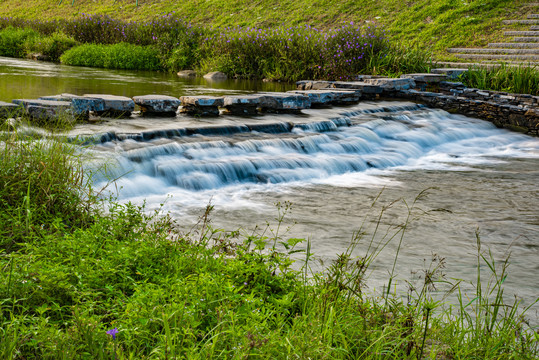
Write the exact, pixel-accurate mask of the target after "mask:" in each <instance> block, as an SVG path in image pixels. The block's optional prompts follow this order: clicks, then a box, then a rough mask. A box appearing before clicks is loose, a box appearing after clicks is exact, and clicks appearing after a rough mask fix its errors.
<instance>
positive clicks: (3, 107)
mask: <svg viewBox="0 0 539 360" xmlns="http://www.w3.org/2000/svg"><path fill="white" fill-rule="evenodd" d="M21 110H22V107H21V106H20V105H17V104H13V103H7V102H3V101H0V118H10V117H17V116H19V115H20V114H21Z"/></svg>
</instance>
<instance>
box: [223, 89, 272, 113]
mask: <svg viewBox="0 0 539 360" xmlns="http://www.w3.org/2000/svg"><path fill="white" fill-rule="evenodd" d="M263 100H264V95H257V94H254V95H240V96H226V97H225V98H224V107H225V108H226V113H228V114H233V115H256V114H257V108H259V107H260V104H261V103H262V101H263Z"/></svg>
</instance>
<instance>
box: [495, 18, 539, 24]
mask: <svg viewBox="0 0 539 360" xmlns="http://www.w3.org/2000/svg"><path fill="white" fill-rule="evenodd" d="M502 24H504V25H513V24H525V25H531V24H539V19H528V20H502Z"/></svg>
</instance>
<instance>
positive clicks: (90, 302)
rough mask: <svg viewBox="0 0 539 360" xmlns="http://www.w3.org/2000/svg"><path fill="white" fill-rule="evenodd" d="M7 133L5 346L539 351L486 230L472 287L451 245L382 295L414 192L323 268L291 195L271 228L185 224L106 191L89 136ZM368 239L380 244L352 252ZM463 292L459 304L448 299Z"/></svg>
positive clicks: (266, 351)
mask: <svg viewBox="0 0 539 360" xmlns="http://www.w3.org/2000/svg"><path fill="white" fill-rule="evenodd" d="M1 141H2V142H1V143H0V144H1V145H0V149H1V151H2V159H3V166H2V168H1V173H0V181H1V184H0V185H2V186H0V199H2V202H0V229H2V239H3V240H2V243H0V268H1V269H2V271H1V272H0V358H2V359H6V360H11V359H180V358H182V359H183V358H187V359H208V358H216V359H221V358H223V359H225V358H227V359H228V358H232V359H245V358H275V359H287V358H300V359H307V358H312V359H323V358H327V359H382V358H384V359H386V358H395V359H396V358H399V359H401V358H409V359H414V358H433V359H434V358H439V359H453V358H461V359H464V358H466V359H470V358H475V359H534V358H536V357H537V356H538V355H539V349H538V338H537V334H536V333H535V332H534V331H533V329H531V328H530V327H529V326H528V325H526V319H525V317H524V316H525V312H524V313H523V312H522V311H521V310H519V309H520V308H519V306H518V305H519V304H518V303H506V302H504V296H503V295H504V294H503V282H504V281H505V278H506V277H507V275H508V272H507V266H508V260H507V259H506V260H505V261H502V262H501V263H496V262H495V261H494V260H493V257H492V256H491V255H490V254H489V252H488V251H486V250H485V249H482V248H481V243H480V242H479V241H478V242H477V244H478V247H477V280H476V282H475V290H474V291H472V293H465V292H464V290H463V289H461V287H460V286H459V283H458V282H457V283H455V284H450V283H448V282H447V281H446V280H445V279H444V277H443V273H442V271H443V268H444V266H445V264H444V262H443V259H440V258H438V257H434V258H433V259H432V263H431V264H430V265H429V266H428V267H427V268H426V269H424V274H425V276H424V277H423V279H422V281H421V282H420V283H414V284H413V285H414V286H410V289H409V291H408V294H393V293H391V292H389V291H387V292H384V293H383V294H381V295H380V296H378V297H374V296H372V295H369V294H368V292H367V291H366V288H365V281H366V280H367V277H366V274H368V272H369V267H370V266H371V264H372V262H373V261H374V260H375V258H376V256H377V254H379V253H380V251H383V250H384V248H385V247H386V245H387V244H388V243H390V242H393V241H396V242H399V244H401V243H402V240H403V239H404V237H405V235H406V234H405V230H406V227H407V226H408V225H409V224H410V221H411V220H410V219H412V218H414V217H415V216H416V215H417V214H418V212H419V213H421V212H423V210H422V209H417V208H416V205H415V201H414V202H412V203H410V205H407V203H406V202H405V205H406V208H407V209H408V210H407V211H408V219H407V220H405V221H404V223H402V224H394V225H396V226H395V227H393V226H392V227H390V229H394V230H392V231H387V230H389V229H384V228H383V226H381V224H382V223H384V222H385V221H386V220H385V218H384V212H382V213H381V214H376V213H375V211H374V210H373V212H374V213H372V214H366V215H365V216H366V221H365V224H368V223H369V221H370V219H371V218H375V219H378V223H377V224H378V226H376V225H375V227H374V228H371V227H368V226H362V227H361V229H359V230H358V232H357V233H356V236H355V237H354V239H353V241H352V243H351V245H350V248H349V249H348V250H347V251H346V252H344V253H343V254H341V255H340V256H338V258H337V260H336V261H335V262H333V263H332V264H329V266H328V267H327V269H326V270H325V271H324V272H321V273H312V272H311V271H310V263H311V262H312V256H313V254H312V251H316V249H311V248H310V244H309V243H308V242H305V241H304V240H303V239H295V238H288V237H287V234H286V232H284V233H283V232H282V231H281V226H280V225H281V224H282V222H283V219H284V218H285V217H286V216H288V213H289V211H290V204H286V203H285V204H280V205H278V206H277V217H276V219H275V221H274V222H273V223H270V224H268V228H267V229H262V232H261V233H253V234H243V233H240V232H239V231H224V230H221V229H215V228H213V227H212V225H211V206H208V208H207V211H206V213H205V214H203V215H202V216H201V219H200V222H199V224H198V225H197V226H195V227H194V228H193V230H191V231H190V232H189V233H182V232H179V231H178V230H177V226H176V224H175V222H174V221H173V219H171V218H170V217H168V216H166V215H164V216H163V215H159V214H158V212H148V211H147V210H146V209H144V206H135V205H131V204H124V205H122V204H118V203H115V202H110V201H108V200H100V201H98V200H97V198H96V197H95V195H92V194H91V189H90V187H89V183H88V182H87V181H86V180H85V179H89V178H90V177H91V174H84V170H83V169H82V164H83V162H84V158H83V157H82V156H83V155H80V154H81V152H80V151H79V148H77V147H75V146H72V145H68V144H66V143H64V142H62V141H61V140H58V138H51V139H48V140H47V139H31V138H28V137H27V136H26V135H24V133H23V132H19V131H17V130H14V131H13V130H12V131H10V132H2V138H1ZM425 194H426V192H424V193H422V194H420V196H418V199H420V198H421V197H422V196H424V195H425ZM375 205H376V201H375V202H374V203H373V207H372V208H373V209H375V208H377V206H375ZM105 208H106V209H107V210H106V211H104V209H105ZM375 224H376V221H375ZM378 235H381V236H378ZM361 242H366V243H367V244H368V248H369V249H370V250H369V251H368V252H367V253H365V254H363V255H360V256H359V257H353V256H351V254H352V252H353V251H354V249H355V248H356V247H357V246H358V244H360V243H361ZM302 243H303V244H304V245H306V246H303V248H302V250H301V251H299V252H298V250H297V249H298V246H300V245H301V244H302ZM398 248H400V245H399V246H398ZM298 255H299V259H301V260H299V262H298V263H297V266H295V267H293V264H294V260H293V258H294V259H298ZM398 257H399V250H397V251H396V254H395V263H397V262H398ZM395 275H396V273H395V272H393V271H392V272H391V273H390V276H389V278H388V284H387V288H392V286H391V284H392V283H394V281H395V280H394V279H395V278H394V277H395ZM411 285H412V283H411ZM436 286H445V287H446V289H447V291H446V294H445V296H444V297H439V296H437V295H436V294H435V293H434V292H432V290H433V287H436ZM405 295H406V296H405ZM449 296H454V297H455V298H456V300H457V303H456V305H453V306H451V305H448V304H446V303H445V302H444V301H445V299H446V297H449ZM114 329H116V330H115V331H117V332H112V330H114ZM113 333H114V337H113V336H112V335H110V334H113Z"/></svg>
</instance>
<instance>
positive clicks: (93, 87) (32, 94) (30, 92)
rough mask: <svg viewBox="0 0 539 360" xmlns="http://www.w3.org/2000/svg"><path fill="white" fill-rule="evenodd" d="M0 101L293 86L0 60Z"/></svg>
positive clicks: (250, 89) (202, 92)
mask: <svg viewBox="0 0 539 360" xmlns="http://www.w3.org/2000/svg"><path fill="white" fill-rule="evenodd" d="M0 75H1V76H0V101H7V102H11V100H13V99H17V98H18V99H20V98H38V97H40V96H46V95H56V94H61V93H72V94H75V95H82V94H86V93H94V94H96V93H97V94H113V95H122V96H129V97H132V96H135V95H145V94H160V95H169V96H176V97H179V96H183V95H200V94H215V95H224V94H231V93H235V94H240V93H252V92H257V91H287V90H290V89H292V88H294V84H289V83H272V82H262V81H249V80H226V81H220V82H209V81H207V80H205V79H204V78H202V77H198V78H193V79H183V78H179V77H178V76H177V75H176V74H172V73H159V72H151V71H127V70H105V69H94V68H87V67H74V66H66V65H59V64H53V63H46V62H37V61H32V60H24V59H12V58H4V57H0Z"/></svg>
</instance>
